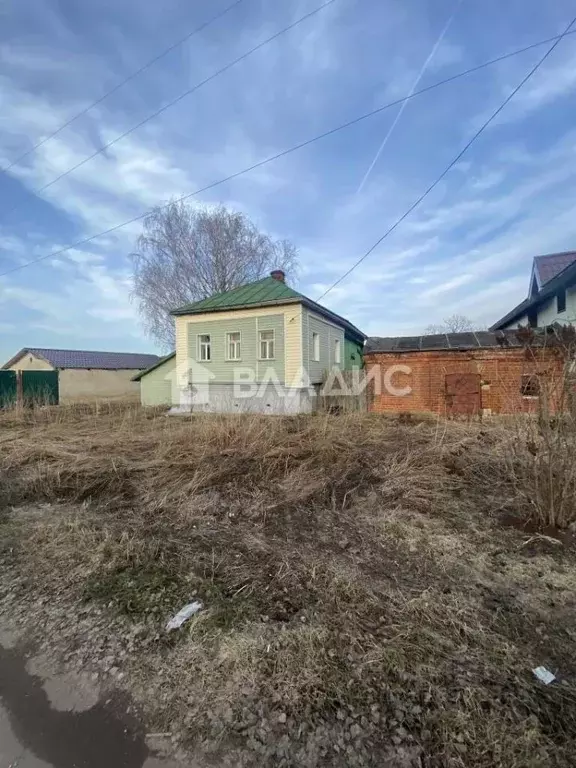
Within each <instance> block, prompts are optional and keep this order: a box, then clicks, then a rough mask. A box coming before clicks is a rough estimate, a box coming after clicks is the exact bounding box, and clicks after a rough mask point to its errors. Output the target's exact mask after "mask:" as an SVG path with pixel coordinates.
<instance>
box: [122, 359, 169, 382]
mask: <svg viewBox="0 0 576 768" xmlns="http://www.w3.org/2000/svg"><path fill="white" fill-rule="evenodd" d="M173 357H176V352H170V354H169V355H165V356H164V357H161V358H160V359H159V360H156V362H155V363H154V365H151V366H150V367H149V368H146V370H145V371H140V372H139V373H137V374H136V376H132V381H140V379H142V378H144V376H146V374H148V373H152V371H155V370H156V368H160V366H161V365H163V363H167V362H168V360H172V358H173Z"/></svg>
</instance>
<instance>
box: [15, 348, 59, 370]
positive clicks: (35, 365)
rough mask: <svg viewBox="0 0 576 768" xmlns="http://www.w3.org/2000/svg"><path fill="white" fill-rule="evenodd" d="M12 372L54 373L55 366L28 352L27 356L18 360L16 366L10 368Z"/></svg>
mask: <svg viewBox="0 0 576 768" xmlns="http://www.w3.org/2000/svg"><path fill="white" fill-rule="evenodd" d="M10 370H11V371H53V370H54V368H53V366H51V365H50V363H49V362H47V361H46V360H42V359H41V358H40V357H36V356H35V355H31V354H30V353H29V352H27V353H26V354H25V355H22V357H21V358H20V359H19V360H17V361H16V362H15V363H14V365H11V366H10Z"/></svg>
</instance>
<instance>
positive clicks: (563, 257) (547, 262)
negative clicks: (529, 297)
mask: <svg viewBox="0 0 576 768" xmlns="http://www.w3.org/2000/svg"><path fill="white" fill-rule="evenodd" d="M574 261H576V251H563V252H562V253H551V254H549V255H548V256H535V257H534V269H535V270H536V273H537V275H538V282H539V284H540V287H541V288H543V287H544V285H545V284H546V283H547V282H549V281H550V280H552V279H553V278H554V277H556V275H559V274H560V272H563V271H564V270H565V269H566V267H569V266H570V264H572V263H573V262H574Z"/></svg>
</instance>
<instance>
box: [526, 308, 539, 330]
mask: <svg viewBox="0 0 576 768" xmlns="http://www.w3.org/2000/svg"><path fill="white" fill-rule="evenodd" d="M528 325H529V326H530V328H537V327H538V310H537V309H531V310H529V311H528Z"/></svg>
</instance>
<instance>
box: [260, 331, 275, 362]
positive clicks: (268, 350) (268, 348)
mask: <svg viewBox="0 0 576 768" xmlns="http://www.w3.org/2000/svg"><path fill="white" fill-rule="evenodd" d="M263 333H271V334H272V338H271V339H262V334H263ZM262 344H266V350H267V352H270V344H272V355H271V356H269V357H262ZM258 360H276V332H275V330H274V329H273V328H260V329H259V330H258Z"/></svg>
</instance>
